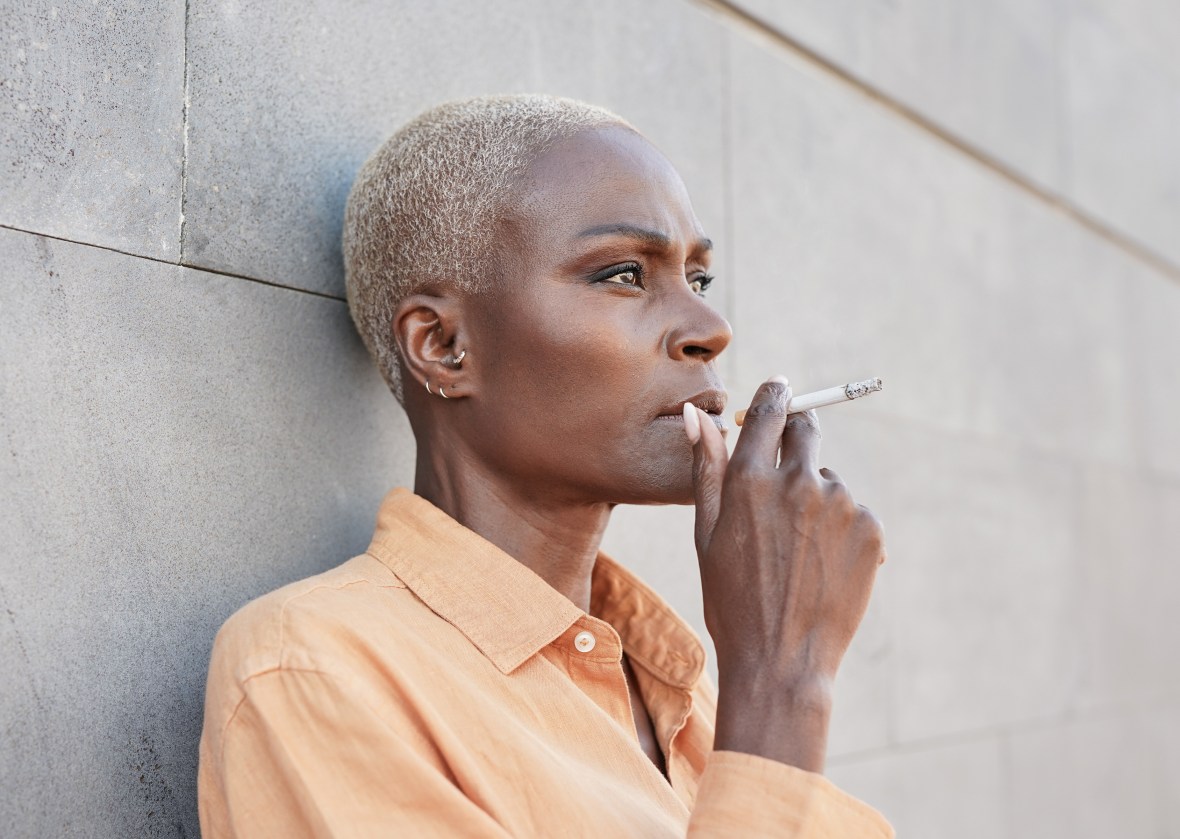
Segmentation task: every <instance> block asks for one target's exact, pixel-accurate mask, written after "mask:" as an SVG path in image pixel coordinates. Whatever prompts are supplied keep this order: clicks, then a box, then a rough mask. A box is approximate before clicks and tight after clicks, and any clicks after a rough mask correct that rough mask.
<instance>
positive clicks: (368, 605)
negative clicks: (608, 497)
mask: <svg viewBox="0 0 1180 839" xmlns="http://www.w3.org/2000/svg"><path fill="white" fill-rule="evenodd" d="M579 639H580V640H579ZM624 649H625V650H626V651H627V655H628V656H629V658H630V661H631V663H632V667H633V668H634V671H635V676H636V681H637V683H638V687H639V690H640V692H641V694H642V696H643V700H644V703H645V704H646V706H647V709H648V711H649V713H650V715H651V718H652V722H653V725H654V728H655V732H656V737H657V739H658V741H659V744H660V747H661V748H662V750H663V752H664V755H665V762H666V766H667V771H668V776H667V777H666V778H665V777H664V776H663V775H662V774H660V772H659V770H658V769H657V768H656V767H655V766H654V765H653V764H652V762H651V760H649V759H648V757H647V756H646V755H645V754H644V752H643V750H642V749H641V748H640V745H639V742H638V739H637V737H636V733H635V725H634V722H633V718H632V714H631V707H630V697H629V694H628V691H627V686H626V682H625V680H624V675H623V669H622V666H621V663H620V662H621V655H622V651H623V650H624ZM704 665H705V655H704V650H703V649H702V647H701V643H700V640H699V639H698V638H697V636H696V635H695V634H694V633H693V631H692V630H691V629H690V628H689V627H688V626H687V624H685V623H684V621H683V620H681V619H680V618H679V617H678V616H677V615H676V614H675V613H674V612H673V611H672V609H671V608H670V607H669V606H668V605H667V604H666V603H665V602H664V601H663V600H662V599H661V598H660V597H659V596H658V595H656V594H655V593H654V592H653V591H651V590H650V589H649V588H648V587H647V586H645V585H644V584H643V583H642V582H640V581H639V580H638V579H637V578H635V577H634V576H633V575H632V574H631V573H630V572H628V571H627V570H625V569H624V568H622V567H621V566H620V565H618V564H616V563H615V562H614V561H612V560H611V559H610V558H609V557H607V556H605V555H602V554H600V555H599V557H598V561H597V564H596V567H595V569H594V577H593V587H592V595H591V614H586V613H584V612H583V611H582V610H581V609H579V608H577V607H576V606H575V605H574V604H573V603H572V602H571V601H570V600H568V599H567V598H566V597H564V596H563V595H561V594H559V593H558V592H557V591H556V590H555V589H553V588H552V587H550V586H549V585H548V584H547V583H546V582H545V581H544V580H542V579H541V578H540V577H539V576H537V575H536V574H534V573H533V572H532V571H531V570H529V569H528V568H526V567H525V566H524V565H522V564H521V563H519V562H517V561H516V560H514V559H512V558H511V557H510V556H508V555H507V554H506V553H504V552H503V551H501V550H500V549H499V548H497V547H496V546H494V545H493V544H491V543H490V542H488V541H487V540H486V539H484V538H483V537H481V536H479V535H478V534H476V533H475V532H473V531H471V530H469V529H468V528H466V527H464V526H463V525H461V524H459V523H458V522H457V521H455V520H454V519H453V518H451V517H450V516H449V515H447V514H446V513H444V512H443V511H441V510H439V509H438V508H437V507H435V506H434V505H432V504H431V503H430V502H428V501H426V500H425V499H423V498H420V497H419V496H417V495H415V494H413V493H412V492H411V491H409V490H407V489H401V488H399V489H395V490H393V491H392V492H390V493H389V494H388V495H387V496H386V498H385V500H384V501H383V502H382V505H381V509H380V512H379V514H378V517H377V528H376V533H375V535H374V536H373V541H372V544H371V545H370V546H369V549H368V551H367V552H366V553H364V554H362V555H360V556H358V557H355V558H353V559H351V560H349V561H348V562H345V563H344V564H343V565H341V566H339V567H337V568H335V569H333V570H331V571H328V572H326V573H323V574H320V575H318V576H315V577H311V578H309V579H306V580H303V581H300V582H297V583H293V584H291V585H288V586H286V587H284V588H281V589H279V590H278V591H274V592H272V593H270V594H268V595H266V596H264V597H261V598H259V599H257V600H255V601H253V602H251V603H249V604H247V605H246V606H245V607H243V608H242V609H241V610H240V611H239V612H238V613H237V614H235V615H234V616H233V617H231V618H230V619H229V620H228V621H227V622H226V624H225V626H224V627H223V628H222V629H221V631H220V632H219V633H218V635H217V640H216V642H215V644H214V648H213V659H212V663H211V665H210V668H209V683H208V690H207V695H206V701H205V727H204V731H203V733H202V736H201V749H200V772H199V779H198V791H199V806H200V817H201V832H202V835H203V836H204V837H205V839H221V837H231V836H234V837H248V838H249V839H255V838H256V837H271V836H274V837H285V839H294V838H295V837H303V836H316V837H328V836H333V837H345V836H347V837H362V836H363V837H369V836H372V837H392V836H411V837H433V836H448V837H450V836H472V837H510V836H513V837H525V836H530V837H531V836H537V837H565V836H569V837H575V836H576V837H636V839H638V837H643V839H651V837H683V836H685V835H687V836H693V837H736V836H740V837H757V836H783V837H787V836H789V837H800V839H802V837H807V839H813V837H814V838H815V839H818V837H840V838H841V839H845V838H846V837H856V838H857V839H875V837H889V836H892V835H893V832H892V830H891V829H890V827H889V825H888V823H886V821H885V820H884V819H883V818H882V817H881V816H880V815H879V814H878V813H877V812H876V811H875V810H873V809H872V808H870V807H868V806H867V805H865V804H863V803H861V802H860V801H858V800H856V799H855V798H852V797H851V796H849V795H847V794H845V793H844V792H842V791H841V790H839V789H838V788H837V787H835V786H834V785H833V784H832V783H831V782H829V781H828V780H826V779H825V778H824V777H823V776H821V775H818V774H813V773H810V772H805V771H803V770H801V769H797V768H795V767H792V766H788V765H786V764H783V763H778V762H776V761H772V760H767V759H765V758H760V757H755V756H753V755H748V754H741V753H738V752H727V751H718V752H714V751H713V750H712V744H713V719H714V710H715V704H716V694H715V691H714V689H713V687H712V685H711V684H710V682H709V680H708V678H707V676H706V675H705V673H704Z"/></svg>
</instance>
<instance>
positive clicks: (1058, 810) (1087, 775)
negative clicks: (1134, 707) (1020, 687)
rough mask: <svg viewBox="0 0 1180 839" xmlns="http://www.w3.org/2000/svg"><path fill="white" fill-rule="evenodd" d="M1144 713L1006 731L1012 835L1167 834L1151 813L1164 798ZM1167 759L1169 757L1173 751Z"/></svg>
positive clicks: (1171, 830) (1090, 838) (1094, 838)
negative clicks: (1157, 782) (1156, 777)
mask: <svg viewBox="0 0 1180 839" xmlns="http://www.w3.org/2000/svg"><path fill="white" fill-rule="evenodd" d="M1152 728H1153V726H1151V725H1150V722H1149V721H1147V720H1135V719H1128V718H1126V717H1110V718H1103V719H1096V720H1087V721H1085V722H1079V723H1072V724H1071V723H1067V724H1065V725H1062V726H1054V727H1052V728H1041V729H1035V730H1031V731H1022V732H1018V733H1016V734H1014V735H1012V736H1011V738H1010V743H1009V744H1008V749H1007V751H1008V755H1009V761H1010V765H1011V777H1010V780H1009V785H1010V789H1011V794H1012V835H1013V836H1057V835H1061V836H1076V837H1078V839H1104V838H1105V837H1109V836H1174V835H1176V833H1175V828H1176V825H1175V823H1174V822H1173V823H1170V824H1169V823H1166V822H1164V821H1160V820H1158V817H1157V814H1160V813H1161V811H1162V810H1163V808H1164V807H1165V806H1167V802H1168V801H1169V800H1174V799H1175V793H1176V788H1175V787H1173V788H1172V790H1171V791H1170V793H1169V794H1168V795H1167V796H1166V797H1165V798H1157V791H1156V790H1155V789H1154V788H1153V784H1152V780H1151V774H1152V768H1151V764H1152V762H1153V759H1155V758H1157V757H1163V754H1161V753H1156V754H1153V752H1156V749H1155V748H1153V740H1154V739H1155V733H1154V731H1153V730H1152ZM1173 759H1174V756H1173Z"/></svg>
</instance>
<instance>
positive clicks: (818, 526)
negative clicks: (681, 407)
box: [685, 377, 885, 769]
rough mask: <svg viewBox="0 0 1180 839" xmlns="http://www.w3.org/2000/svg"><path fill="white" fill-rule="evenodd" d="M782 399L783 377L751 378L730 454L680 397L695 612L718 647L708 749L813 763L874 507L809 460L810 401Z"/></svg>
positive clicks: (854, 621) (861, 597)
mask: <svg viewBox="0 0 1180 839" xmlns="http://www.w3.org/2000/svg"><path fill="white" fill-rule="evenodd" d="M790 399H791V390H790V388H789V387H788V386H787V382H786V379H783V378H781V377H775V378H773V379H771V380H769V381H767V382H765V383H764V384H763V385H762V386H761V387H760V388H759V389H758V392H757V393H756V394H755V395H754V399H753V401H752V402H751V404H750V408H749V410H748V412H747V413H746V420H745V424H744V426H743V428H742V432H741V437H740V438H739V439H738V442H737V445H736V446H735V448H734V453H733V458H732V459H730V458H729V457H728V455H727V452H726V448H725V443H724V440H723V439H722V437H721V433H720V431H718V429H717V428H716V426H715V425H714V424H713V422H712V421H711V420H710V419H709V418H708V416H707V415H706V414H705V413H704V412H702V411H700V410H699V409H696V408H693V409H692V410H693V411H696V420H697V421H696V422H695V423H694V422H693V418H692V417H691V416H690V414H691V412H690V411H689V409H688V408H686V410H685V429H686V431H687V433H688V435H689V440H690V442H693V444H694V445H693V459H694V460H693V481H694V485H695V491H696V546H697V556H698V559H699V560H700V568H701V584H702V589H703V594H704V608H705V624H706V627H707V628H708V630H709V634H710V635H711V636H712V637H713V641H714V643H715V645H716V648H717V665H718V674H719V697H718V713H717V718H718V719H717V738H716V743H715V748H718V749H721V748H729V749H733V750H736V751H746V752H750V753H753V754H761V755H764V756H766V757H771V758H772V759H778V760H782V761H784V762H787V763H793V764H795V765H799V766H802V767H803V768H806V769H816V768H817V767H818V768H822V765H823V750H824V745H825V743H826V737H827V721H828V718H829V714H830V708H831V696H830V690H831V683H832V681H833V679H834V678H835V676H836V670H837V668H838V667H839V665H840V662H841V660H842V659H843V657H844V653H845V651H846V650H847V649H848V645H849V643H850V642H851V641H852V636H853V635H854V634H855V632H856V629H857V627H858V626H859V625H860V622H861V619H862V618H863V617H864V613H865V610H866V609H867V607H868V601H869V595H870V593H871V591H872V587H873V581H874V578H875V577H876V571H877V567H878V565H879V564H880V563H881V562H883V561H884V557H885V553H884V542H883V535H882V531H881V526H880V524H879V523H878V522H877V520H876V519H875V518H874V517H873V515H872V513H870V512H869V511H868V510H867V509H866V508H864V507H861V506H859V505H857V504H856V503H855V502H854V501H853V500H852V495H851V494H850V493H849V492H848V489H847V487H845V486H844V484H843V482H841V481H840V479H839V477H837V476H836V474H835V473H834V472H832V471H830V470H828V469H821V468H819V463H818V458H819V441H820V432H819V423H818V421H817V419H816V417H815V413H814V412H813V411H808V412H806V413H801V414H792V415H790V416H789V417H788V416H787V406H788V403H789V402H790ZM694 431H695V432H696V433H695V435H694ZM694 437H695V439H694ZM780 449H781V460H780Z"/></svg>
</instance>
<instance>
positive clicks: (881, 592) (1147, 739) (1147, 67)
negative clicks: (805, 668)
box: [0, 0, 1180, 839]
mask: <svg viewBox="0 0 1180 839" xmlns="http://www.w3.org/2000/svg"><path fill="white" fill-rule="evenodd" d="M1178 42H1180V6H1177V5H1176V4H1175V3H1174V2H1172V0H1118V2H1115V0H1026V2H1016V0H1004V2H989V1H988V0H964V2H945V0H904V2H888V3H886V2H881V1H880V0H838V2H833V0H822V2H821V0H789V1H788V0H782V2H780V0H740V2H739V1H738V0H735V2H720V1H719V0H707V1H705V0H702V1H701V2H694V0H646V1H645V2H641V1H640V0H602V2H596V3H581V2H567V1H566V0H560V2H553V0H550V2H542V0H504V2H499V3H495V4H490V3H473V2H466V3H463V2H410V0H401V2H376V0H372V2H362V1H361V0H355V1H354V2H326V0H318V1H316V0H312V1H311V2H298V3H297V2H268V3H261V2H257V3H243V2H238V1H237V0H224V2H212V0H188V2H187V4H186V3H183V2H179V0H175V1H174V2H171V3H165V2H162V0H136V2H124V3H119V4H113V3H94V2H82V0H57V2H56V3H55V4H51V3H49V2H14V0H0V43H2V44H3V50H2V51H0V126H2V128H0V132H2V138H3V139H2V141H0V226H2V227H3V229H2V230H0V271H2V273H0V353H2V355H0V433H2V435H3V441H4V448H3V451H0V486H2V487H3V499H4V503H3V504H2V505H0V667H2V670H3V673H4V678H3V679H0V789H3V790H4V792H3V797H2V799H0V824H3V825H4V828H3V832H4V834H5V835H6V836H7V835H11V836H22V837H23V836H29V837H40V836H63V837H64V836H70V837H73V836H79V837H83V836H85V837H89V836H94V837H124V836H190V837H192V836H196V835H197V834H198V832H199V831H198V825H197V819H196V808H195V774H194V773H195V764H196V743H197V738H198V736H199V732H200V723H201V704H202V691H203V685H204V668H205V664H206V661H207V656H208V653H209V648H210V643H211V641H212V637H213V634H214V632H215V631H216V629H217V627H218V626H219V625H220V623H221V622H222V621H223V620H224V619H225V618H226V617H227V616H228V615H229V614H230V613H231V612H232V611H234V610H235V609H236V608H238V606H240V605H241V604H242V603H243V602H245V601H246V600H248V599H249V598H251V597H254V596H256V595H258V594H261V593H263V592H265V591H267V590H269V589H272V588H274V587H276V586H278V585H280V584H282V583H285V582H287V581H289V580H292V579H296V578H298V577H301V576H305V575H307V574H310V573H313V572H316V571H319V570H322V569H325V568H328V567H330V566H332V565H335V564H337V563H339V562H341V561H343V560H344V559H346V558H347V557H348V556H350V555H352V554H353V553H355V552H357V551H359V550H361V549H363V548H364V546H365V544H366V543H367V538H368V536H369V533H370V528H371V523H372V516H373V512H374V510H375V507H376V504H377V502H378V500H379V499H380V497H381V495H382V493H383V492H384V491H385V490H386V489H387V488H389V487H391V486H394V485H398V484H406V483H407V482H409V481H410V479H411V475H412V467H413V448H412V441H411V438H410V436H409V431H408V427H407V425H406V423H405V421H404V417H402V415H401V414H400V411H399V409H398V408H397V406H396V403H394V401H393V399H392V397H391V396H389V395H388V393H387V392H385V390H384V388H383V386H382V384H381V382H380V378H379V377H378V376H377V374H376V373H375V371H374V370H373V369H372V368H371V365H370V364H369V362H368V359H367V357H366V355H365V353H364V350H363V348H362V347H361V346H360V344H359V341H358V340H357V338H356V337H355V335H354V333H353V332H352V329H351V326H350V323H349V320H348V315H347V310H346V306H345V304H344V302H343V299H342V297H343V290H342V279H341V268H340V251H339V233H340V216H341V210H342V207H343V202H344V199H345V196H346V195H347V190H348V187H349V185H350V183H351V178H352V175H353V173H354V172H355V171H356V169H357V167H358V166H359V165H360V163H361V162H362V160H363V159H364V157H365V156H366V155H367V154H368V152H369V151H370V150H372V149H373V148H374V147H375V146H376V144H377V143H379V142H380V141H381V140H382V139H383V138H384V137H385V136H386V135H387V134H388V133H389V132H391V131H392V130H393V129H395V128H396V127H397V126H398V125H399V124H400V123H402V122H403V121H404V120H405V119H407V118H409V117H410V116H412V115H413V114H415V113H416V112H417V111H419V110H420V109H422V108H423V107H426V106H428V105H430V104H432V103H435V102H437V101H440V100H442V99H446V98H450V97H455V96H461V95H470V94H477V93H487V92H502V91H526V90H528V91H531V90H541V91H546V92H552V93H560V94H564V95H569V96H574V97H579V98H584V99H588V100H591V101H594V102H598V103H601V104H604V105H606V106H608V107H611V108H614V109H616V110H618V111H619V112H620V113H622V114H624V115H625V116H627V117H628V118H630V119H631V120H632V121H634V122H635V123H636V124H637V125H638V126H639V127H640V128H641V129H643V130H644V131H645V132H646V133H647V134H648V136H650V137H651V138H652V139H653V140H654V141H655V142H656V143H657V145H659V146H660V147H661V148H663V149H664V150H665V151H666V153H667V154H668V155H669V157H671V159H672V160H673V162H674V163H675V164H676V165H677V166H678V167H679V168H680V170H681V172H682V174H683V175H684V177H685V180H686V181H687V183H688V185H689V188H690V190H691V192H692V194H693V196H694V200H695V204H696V207H697V211H698V214H699V216H700V217H701V219H702V221H703V223H704V224H705V226H706V227H707V228H708V230H709V231H710V232H711V235H712V236H713V238H714V239H715V240H716V241H717V242H718V246H719V255H720V257H721V259H720V265H719V269H720V270H719V271H718V273H719V275H720V276H721V280H720V281H719V283H718V291H717V292H716V293H715V294H714V295H713V300H714V301H715V302H716V304H717V305H718V306H719V308H721V309H722V310H723V311H724V312H725V313H726V315H727V316H728V317H729V318H730V319H731V321H732V323H733V326H734V330H735V333H736V338H735V341H734V343H733V345H732V347H731V349H730V350H729V352H727V353H726V354H725V355H724V356H723V357H722V361H721V364H722V367H723V372H724V373H725V375H726V376H727V381H728V382H729V385H730V389H731V395H732V399H733V401H734V402H735V403H742V402H744V400H747V399H748V398H749V396H750V394H751V393H752V391H753V388H754V387H755V386H756V384H757V383H758V381H760V380H761V379H762V378H764V377H765V376H767V375H769V374H771V373H775V372H785V373H787V374H788V375H790V376H791V378H792V380H793V382H794V384H795V385H796V387H797V388H798V389H811V388H815V387H823V386H828V385H831V384H835V383H837V382H843V381H846V380H848V379H851V378H859V377H863V376H868V375H880V376H882V377H884V378H885V379H886V381H887V386H888V389H887V391H886V392H885V393H884V394H882V395H880V396H875V397H873V398H872V399H869V400H867V401H865V402H864V403H858V404H857V405H850V406H847V407H844V408H836V409H832V410H831V411H830V412H825V414H824V427H825V462H826V463H827V464H828V465H831V466H832V467H833V468H835V469H837V470H838V471H839V472H840V473H841V475H842V476H843V477H844V478H845V479H846V480H847V481H848V483H849V484H850V485H851V486H852V487H853V488H854V490H855V491H856V493H857V495H858V497H859V498H860V500H862V501H864V502H865V503H867V504H868V505H869V506H871V507H873V508H874V509H875V510H876V511H877V512H878V513H879V514H880V516H881V517H882V518H883V520H884V522H885V524H886V528H887V532H888V540H889V547H890V562H889V563H888V564H887V565H886V566H885V567H884V570H883V572H882V574H881V577H880V582H879V585H878V592H877V595H876V598H875V601H874V604H873V606H872V607H871V610H870V613H869V615H868V617H867V619H866V621H865V624H864V627H863V629H862V632H861V634H860V636H859V637H858V639H857V641H856V642H855V644H854V647H853V648H852V650H851V651H850V653H849V657H848V660H847V663H846V665H845V670H844V672H843V673H842V676H841V680H840V683H839V685H838V695H837V701H838V705H837V714H836V719H835V722H834V730H833V736H832V742H831V759H830V774H831V775H832V777H833V778H834V779H835V780H836V781H837V783H840V784H841V785H843V786H845V787H846V788H848V789H849V790H850V791H852V792H854V793H856V794H859V795H861V796H862V797H864V798H865V799H867V800H868V801H870V802H872V803H874V804H875V805H877V806H878V807H879V808H880V809H882V810H883V811H884V812H885V813H886V814H887V815H888V816H889V817H890V818H891V819H892V820H893V821H894V823H895V824H896V826H897V827H898V829H899V832H900V834H901V835H902V836H905V837H910V839H923V837H955V839H973V837H981V839H982V838H983V837H986V839H996V837H1009V838H1010V839H1016V838H1017V837H1038V839H1054V838H1055V837H1071V839H1073V838H1074V837H1111V836H1118V837H1128V839H1134V837H1144V839H1148V837H1150V839H1159V837H1169V836H1171V837H1175V836H1180V833H1178V832H1177V831H1178V830H1180V828H1178V827H1177V825H1180V668H1178V666H1177V658H1176V652H1175V651H1176V649H1177V648H1178V647H1180V550H1178V548H1180V442H1178V440H1180V431H1178V430H1177V429H1180V154H1178V153H1177V149H1180V57H1178V53H1177V51H1176V48H1175V45H1176V44H1177V43H1178ZM607 548H608V549H609V550H611V551H613V552H614V553H615V554H616V555H618V556H619V557H620V558H622V559H623V560H625V561H627V562H628V563H629V564H631V565H632V566H633V567H635V568H636V569H637V570H639V571H640V573H642V574H643V575H644V576H645V577H647V578H648V579H649V580H651V581H652V582H653V583H654V584H655V585H656V586H657V588H659V589H660V590H661V591H663V592H664V593H665V595H666V596H667V597H668V598H669V599H670V600H671V601H672V602H673V603H674V604H676V605H677V606H678V607H679V608H680V609H682V610H683V611H684V612H685V614H686V615H688V616H689V617H690V618H692V619H693V620H695V621H696V622H697V623H698V625H700V620H699V609H700V606H699V599H700V598H699V592H697V591H696V583H695V568H694V562H695V559H694V556H693V550H692V542H691V511H690V510H688V509H686V508H673V509H647V510H636V509H624V510H621V511H620V512H619V513H618V516H617V521H616V523H615V524H614V525H613V526H612V530H611V532H610V534H609V535H608V545H607Z"/></svg>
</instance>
